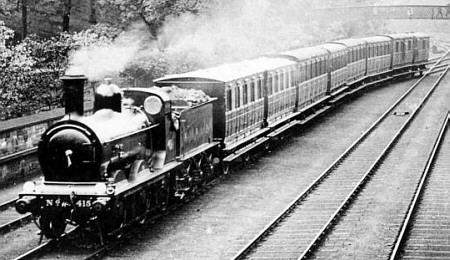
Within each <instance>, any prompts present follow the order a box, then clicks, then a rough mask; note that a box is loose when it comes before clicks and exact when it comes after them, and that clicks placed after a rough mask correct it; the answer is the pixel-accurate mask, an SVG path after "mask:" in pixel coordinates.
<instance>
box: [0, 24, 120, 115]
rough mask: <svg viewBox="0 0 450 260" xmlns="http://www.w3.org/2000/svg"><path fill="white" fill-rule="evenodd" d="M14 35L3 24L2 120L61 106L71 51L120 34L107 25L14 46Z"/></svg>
mask: <svg viewBox="0 0 450 260" xmlns="http://www.w3.org/2000/svg"><path fill="white" fill-rule="evenodd" d="M13 34H14V33H13V31H12V30H11V29H9V28H8V27H6V26H5V25H4V23H2V22H1V21H0V39H1V40H0V58H1V59H0V86H1V88H0V105H1V106H2V107H3V108H4V109H3V110H2V111H0V118H2V119H8V118H13V117H18V116H22V115H23V114H29V113H35V112H39V111H40V110H45V109H52V108H54V107H58V106H61V105H62V104H61V97H62V89H61V82H60V80H59V77H60V76H61V75H62V74H63V73H64V71H65V69H66V67H67V64H68V61H69V59H68V57H69V54H70V52H71V51H74V50H76V49H77V48H79V47H81V46H89V45H93V44H99V45H101V44H107V43H108V42H112V39H113V38H114V37H116V36H117V35H118V31H117V30H116V29H114V28H110V27H107V26H104V25H96V26H94V27H93V28H91V29H89V30H86V31H83V32H80V33H75V34H68V33H63V34H61V35H59V36H57V37H52V38H48V39H44V38H39V37H37V36H33V35H32V36H28V37H27V38H26V39H25V40H23V41H22V42H20V43H18V44H15V45H12V44H8V43H7V42H8V40H9V39H11V38H12V37H13Z"/></svg>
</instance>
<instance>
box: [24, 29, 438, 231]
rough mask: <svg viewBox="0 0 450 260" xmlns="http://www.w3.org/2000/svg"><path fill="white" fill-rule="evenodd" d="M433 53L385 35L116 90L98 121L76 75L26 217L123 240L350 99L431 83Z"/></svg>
mask: <svg viewBox="0 0 450 260" xmlns="http://www.w3.org/2000/svg"><path fill="white" fill-rule="evenodd" d="M428 52H429V37H428V36H426V35H422V34H396V35H385V36H375V37H367V38H360V39H345V40H339V41H334V42H330V43H326V44H323V45H320V46H316V47H309V48H300V49H296V50H291V51H286V52H283V53H278V54H271V55H266V56H264V57H259V58H255V59H252V60H245V61H241V62H237V63H232V64H225V65H221V66H217V67H213V68H209V69H204V70H199V71H193V72H188V73H183V74H179V75H170V76H166V77H164V78H160V79H157V80H155V81H154V84H155V87H149V88H127V89H120V88H118V87H117V86H115V85H113V84H110V82H107V83H105V84H103V85H101V86H99V87H98V88H97V91H96V98H95V102H94V113H93V114H92V115H90V116H82V115H83V112H84V109H83V87H84V82H85V80H86V78H84V77H83V76H77V75H72V76H65V77H64V78H63V82H64V87H65V95H66V116H65V118H64V119H63V120H61V121H60V122H58V123H56V124H54V125H53V126H51V127H50V128H49V129H47V131H46V132H45V133H44V134H43V136H42V138H41V141H40V143H39V148H38V156H39V161H40V164H41V168H42V171H43V173H44V179H43V181H41V182H39V183H32V182H28V183H26V184H25V185H24V190H23V192H21V193H20V194H19V200H18V201H17V202H16V209H17V211H18V212H19V213H26V212H31V213H32V214H33V215H34V217H35V218H36V220H37V224H38V226H39V228H40V229H41V231H42V234H43V235H45V236H47V237H51V238H52V237H58V236H60V235H61V234H62V233H63V232H64V230H65V227H66V224H67V223H70V224H73V225H82V226H85V225H86V226H97V227H98V228H99V229H100V230H101V231H102V233H103V234H104V233H107V234H116V233H118V232H120V231H121V230H122V229H123V228H124V227H125V226H128V225H130V224H132V223H134V222H136V221H143V220H145V218H146V217H148V216H150V215H151V214H152V213H154V212H157V211H164V210H166V208H167V206H168V205H169V203H170V201H171V200H172V199H174V198H180V199H181V198H183V197H185V196H186V195H188V194H190V193H192V192H193V191H194V190H196V189H197V188H198V187H201V186H202V185H204V184H205V183H206V182H207V181H209V180H212V179H214V178H216V177H217V175H218V174H221V173H225V174H226V173H227V172H228V171H229V165H230V164H231V163H232V162H234V161H236V160H237V159H241V160H244V161H246V160H248V158H249V154H250V153H251V152H252V151H253V150H255V149H256V148H259V147H266V148H267V145H268V144H269V143H270V141H271V140H273V139H274V138H277V137H279V136H281V135H282V134H283V132H285V131H287V130H289V129H292V127H294V126H296V125H299V124H302V123H304V122H306V121H308V120H309V118H312V117H314V116H317V115H319V114H320V113H321V112H323V111H325V110H326V109H329V108H330V107H332V106H331V105H330V104H332V103H333V101H334V100H335V99H336V98H338V97H340V96H342V95H341V94H343V93H346V92H347V91H348V90H352V89H354V88H356V87H359V86H360V85H363V84H365V83H368V82H377V81H381V80H385V79H388V78H391V77H394V76H399V75H414V74H415V73H417V72H420V73H421V72H422V70H423V69H424V68H425V67H426V64H427V62H428ZM192 95H194V96H196V98H192ZM217 169H220V171H218V170H217ZM92 224H93V225H92Z"/></svg>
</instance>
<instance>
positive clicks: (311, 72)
mask: <svg viewBox="0 0 450 260" xmlns="http://www.w3.org/2000/svg"><path fill="white" fill-rule="evenodd" d="M280 55H281V56H283V57H287V58H289V59H292V60H294V61H295V62H297V64H298V65H297V71H298V72H297V74H296V75H299V77H298V79H296V82H297V83H296V84H297V85H298V89H299V91H298V94H296V96H298V101H297V102H298V105H297V108H298V109H297V110H301V109H304V108H306V107H307V106H309V105H311V104H315V103H318V102H321V101H322V100H323V99H324V98H325V97H326V95H327V93H328V92H329V89H328V81H327V58H328V52H327V51H326V50H324V49H322V48H317V47H308V48H299V49H295V50H291V51H286V52H282V53H281V54H280Z"/></svg>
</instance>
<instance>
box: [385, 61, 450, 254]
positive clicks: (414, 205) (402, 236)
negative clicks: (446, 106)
mask: <svg viewBox="0 0 450 260" xmlns="http://www.w3.org/2000/svg"><path fill="white" fill-rule="evenodd" d="M447 70H448V69H447ZM449 120H450V112H449V113H447V115H446V117H445V120H444V122H443V124H442V126H441V130H440V131H439V135H438V137H437V138H436V141H435V143H434V145H433V150H432V152H431V153H430V155H429V157H428V160H427V164H426V166H425V168H424V170H423V172H422V175H421V179H420V182H419V185H418V186H417V188H416V191H415V194H414V197H413V199H412V200H411V203H410V204H409V207H408V212H407V214H406V216H405V219H404V221H403V224H402V227H401V229H400V232H399V234H398V237H397V240H396V243H395V245H394V248H393V249H392V252H391V255H390V257H389V259H390V260H395V259H398V257H399V256H400V252H401V249H402V247H403V246H404V244H405V242H406V239H407V231H408V228H409V227H410V225H411V221H412V218H413V216H414V214H415V213H416V212H417V210H418V208H419V200H420V198H421V197H422V195H423V192H424V190H425V185H426V182H427V180H428V177H429V176H430V173H431V170H432V167H433V165H434V163H435V162H436V158H437V154H438V150H439V149H440V147H441V146H442V140H443V139H444V135H445V133H446V132H447V130H448V124H449Z"/></svg>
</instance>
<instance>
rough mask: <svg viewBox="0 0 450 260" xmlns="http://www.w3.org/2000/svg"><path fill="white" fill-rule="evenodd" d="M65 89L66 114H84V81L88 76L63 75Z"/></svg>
mask: <svg viewBox="0 0 450 260" xmlns="http://www.w3.org/2000/svg"><path fill="white" fill-rule="evenodd" d="M61 80H62V82H63V89H64V101H65V107H66V114H69V113H73V112H75V113H77V114H78V115H80V116H81V115H83V114H84V83H85V82H86V80H87V78H86V77H85V76H83V75H64V76H63V77H61Z"/></svg>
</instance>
